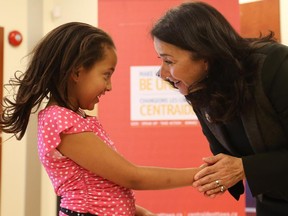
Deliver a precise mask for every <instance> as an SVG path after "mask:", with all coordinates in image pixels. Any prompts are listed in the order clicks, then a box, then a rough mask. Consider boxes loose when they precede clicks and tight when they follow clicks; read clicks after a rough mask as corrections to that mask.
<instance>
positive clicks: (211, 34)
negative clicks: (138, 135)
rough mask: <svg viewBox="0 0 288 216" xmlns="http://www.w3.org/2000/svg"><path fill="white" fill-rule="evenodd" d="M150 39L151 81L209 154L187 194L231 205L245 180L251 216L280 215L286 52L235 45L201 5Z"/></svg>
mask: <svg viewBox="0 0 288 216" xmlns="http://www.w3.org/2000/svg"><path fill="white" fill-rule="evenodd" d="M151 35H152V37H153V39H154V46H155V50H156V52H157V54H158V55H159V57H160V58H161V60H162V62H163V63H162V65H161V69H160V70H159V72H158V75H159V76H160V77H161V78H162V79H163V80H166V81H168V82H170V83H171V84H172V85H173V86H174V87H175V88H177V89H179V91H180V93H181V94H183V95H185V97H186V99H187V101H188V103H190V104H191V106H192V107H193V109H194V111H195V113H196V115H197V116H198V119H199V122H200V124H201V126H202V129H203V133H204V135H205V136H206V137H207V140H208V142H209V144H210V149H211V151H212V152H213V154H214V156H212V157H206V158H204V159H203V160H204V162H205V163H206V164H208V165H209V166H207V167H206V168H204V169H202V170H201V171H199V173H198V174H196V175H195V182H194V183H193V186H194V187H196V188H198V190H199V191H200V192H203V193H204V194H205V195H207V196H210V197H215V196H216V195H218V194H221V193H223V192H225V191H226V189H228V191H229V192H230V193H231V195H232V196H233V197H235V198H236V199H239V197H240V195H241V194H242V193H243V192H244V187H243V183H242V181H243V180H247V182H248V185H249V187H250V189H251V192H252V195H253V196H255V197H256V200H257V207H256V209H257V210H256V211H257V215H261V216H263V215H270V216H271V215H273V216H277V215H287V212H288V186H287V182H288V85H287V84H288V48H287V47H286V46H284V45H281V44H279V43H277V42H276V41H275V39H274V38H273V37H274V34H273V32H271V33H270V34H269V35H267V36H260V37H259V38H243V37H241V36H240V35H239V34H238V33H237V32H236V31H235V30H234V29H233V27H232V26H231V25H230V24H229V22H228V21H227V20H226V19H225V18H224V16H223V15H222V14H221V13H219V12H218V11H217V10H216V9H215V8H213V7H211V6H210V5H208V4H206V3H202V2H190V3H183V4H181V5H179V6H178V7H176V8H172V9H171V10H169V11H168V12H167V13H166V14H165V15H164V16H163V17H162V18H160V19H159V21H158V22H157V23H156V24H155V25H154V27H153V28H152V30H151Z"/></svg>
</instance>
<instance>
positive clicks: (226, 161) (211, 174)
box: [193, 153, 245, 198]
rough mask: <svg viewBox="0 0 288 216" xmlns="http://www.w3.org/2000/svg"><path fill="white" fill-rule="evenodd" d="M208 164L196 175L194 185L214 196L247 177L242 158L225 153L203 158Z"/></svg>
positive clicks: (206, 193)
mask: <svg viewBox="0 0 288 216" xmlns="http://www.w3.org/2000/svg"><path fill="white" fill-rule="evenodd" d="M203 161H204V162H205V163H206V164H207V167H204V168H203V169H202V170H200V171H199V172H198V173H197V174H196V175H195V177H194V180H195V181H194V182H193V187H195V188H197V189H198V191H199V192H203V194H204V195H206V196H209V197H211V198H214V197H215V196H217V195H220V194H223V193H224V192H225V191H226V190H227V189H228V188H230V187H232V186H233V185H235V184H236V183H237V182H239V181H240V180H243V179H244V178H245V173H244V169H243V164H242V159H241V158H237V157H232V156H229V155H225V154H222V153H221V154H218V155H215V156H212V157H207V158H203Z"/></svg>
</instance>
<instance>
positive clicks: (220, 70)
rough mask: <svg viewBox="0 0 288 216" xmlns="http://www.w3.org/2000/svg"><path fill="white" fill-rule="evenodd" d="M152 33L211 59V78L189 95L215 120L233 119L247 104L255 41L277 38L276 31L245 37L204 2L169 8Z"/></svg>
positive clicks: (195, 54) (196, 55) (267, 40)
mask: <svg viewBox="0 0 288 216" xmlns="http://www.w3.org/2000/svg"><path fill="white" fill-rule="evenodd" d="M151 36H152V37H156V38H158V39H159V40H161V41H164V42H166V43H169V44H172V45H174V46H177V47H179V48H181V49H184V50H188V51H191V53H192V55H191V57H192V58H194V59H205V60H207V61H208V65H209V66H208V78H207V79H205V80H204V81H202V82H200V83H199V84H198V85H201V86H198V87H196V86H193V88H195V89H200V90H198V91H196V92H192V93H190V94H189V95H187V96H186V99H187V101H188V102H189V103H190V104H191V105H192V106H193V108H196V109H197V108H201V107H202V108H203V107H205V108H208V109H209V115H210V118H211V120H212V121H214V122H225V121H228V120H231V119H232V118H233V117H235V115H238V114H239V113H240V112H241V110H242V108H243V107H244V106H246V104H248V103H247V100H248V98H249V96H248V95H247V89H248V87H249V86H250V85H251V84H252V82H253V75H254V74H255V73H254V72H255V70H256V68H257V63H256V62H255V59H253V58H252V57H251V55H252V54H253V53H254V52H255V50H256V48H255V47H256V46H255V45H256V44H258V45H259V44H267V43H273V42H275V40H274V39H273V37H274V34H273V32H270V34H269V35H267V36H265V37H262V36H261V34H260V37H259V38H242V37H241V36H240V35H239V34H238V33H237V32H236V31H235V30H234V29H233V27H232V26H231V25H230V24H229V22H228V21H227V20H226V19H225V17H224V16H223V15H222V14H221V13H220V12H218V11H217V10H216V9H215V8H213V7H212V6H210V5H208V4H206V3H203V2H189V3H183V4H181V5H179V6H178V7H175V8H172V9H170V10H169V11H168V12H166V14H164V16H163V17H162V18H160V19H159V21H158V22H157V23H156V24H155V25H154V26H153V28H152V30H151ZM248 57H249V58H248Z"/></svg>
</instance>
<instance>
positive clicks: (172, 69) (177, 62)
mask: <svg viewBox="0 0 288 216" xmlns="http://www.w3.org/2000/svg"><path fill="white" fill-rule="evenodd" d="M154 48H155V50H156V52H157V54H158V56H159V58H161V59H162V65H161V68H160V71H159V75H160V77H161V78H162V79H163V80H169V81H171V82H173V83H174V86H175V87H176V88H178V89H179V91H180V93H181V94H183V95H187V94H189V92H193V85H194V84H196V83H198V82H200V81H201V80H203V79H204V78H205V77H206V76H207V69H208V63H207V61H206V60H204V59H197V60H193V58H192V52H190V51H187V50H183V49H181V48H179V47H176V46H174V45H172V44H169V43H165V42H163V41H161V40H159V39H158V38H156V37H154ZM189 87H191V88H190V90H189ZM194 90H195V89H194Z"/></svg>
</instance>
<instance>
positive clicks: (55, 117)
mask: <svg viewBox="0 0 288 216" xmlns="http://www.w3.org/2000/svg"><path fill="white" fill-rule="evenodd" d="M38 130H39V131H38V145H39V146H38V147H39V148H40V149H41V150H42V153H43V154H47V153H48V152H50V151H51V150H52V149H55V148H57V146H58V145H59V144H60V142H61V138H60V134H61V133H65V134H73V133H81V132H87V131H92V130H91V129H90V128H89V125H87V124H86V122H85V119H84V118H83V117H81V116H80V115H78V114H77V113H74V112H73V111H71V110H68V109H66V108H63V107H58V106H53V107H51V108H50V107H48V108H46V109H45V110H43V111H42V112H41V113H40V114H39V120H38Z"/></svg>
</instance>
